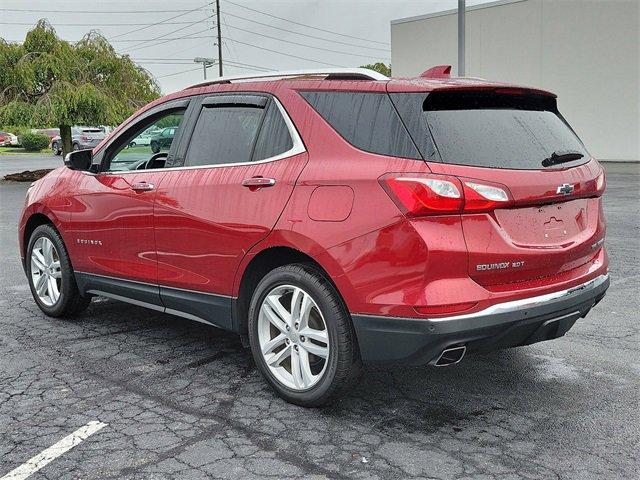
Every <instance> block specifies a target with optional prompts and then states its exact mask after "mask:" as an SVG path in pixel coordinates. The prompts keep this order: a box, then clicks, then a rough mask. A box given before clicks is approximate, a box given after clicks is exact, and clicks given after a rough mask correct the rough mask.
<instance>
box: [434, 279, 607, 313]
mask: <svg viewBox="0 0 640 480" xmlns="http://www.w3.org/2000/svg"><path fill="white" fill-rule="evenodd" d="M608 278H609V274H605V275H600V276H598V277H596V278H594V279H593V280H589V281H588V282H585V283H583V284H581V285H578V286H577V287H572V288H568V289H566V290H561V291H559V292H553V293H547V294H545V295H539V296H537V297H529V298H523V299H521V300H513V301H511V302H504V303H497V304H495V305H492V306H490V307H488V308H485V309H484V310H480V311H479V312H475V313H467V314H464V315H454V316H451V317H439V318H429V319H428V320H430V321H432V322H447V321H451V320H464V319H467V318H476V317H485V316H488V315H495V314H498V313H506V312H513V311H517V310H523V309H525V308H532V307H536V306H538V305H540V304H544V303H547V302H550V301H552V300H557V299H559V298H563V297H569V296H571V295H572V294H573V293H576V292H582V291H584V290H593V289H594V288H597V287H599V286H600V285H602V284H603V283H604V282H606V281H607V279H608Z"/></svg>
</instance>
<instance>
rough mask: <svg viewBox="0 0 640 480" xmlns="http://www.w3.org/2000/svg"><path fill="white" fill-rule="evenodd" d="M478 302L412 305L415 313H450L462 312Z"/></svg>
mask: <svg viewBox="0 0 640 480" xmlns="http://www.w3.org/2000/svg"><path fill="white" fill-rule="evenodd" d="M477 304H478V302H465V303H451V304H449V305H432V306H428V307H426V306H424V307H413V308H414V310H415V311H416V312H417V313H420V314H422V315H445V314H451V313H462V312H466V311H467V310H471V309H472V308H473V307H475V306H476V305H477Z"/></svg>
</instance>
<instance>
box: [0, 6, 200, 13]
mask: <svg viewBox="0 0 640 480" xmlns="http://www.w3.org/2000/svg"><path fill="white" fill-rule="evenodd" d="M200 8H201V7H200ZM0 11H2V12H31V13H93V14H96V13H180V12H188V11H190V10H186V9H182V10H58V9H53V10H52V9H49V10H39V9H35V8H0Z"/></svg>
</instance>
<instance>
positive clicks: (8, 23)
mask: <svg viewBox="0 0 640 480" xmlns="http://www.w3.org/2000/svg"><path fill="white" fill-rule="evenodd" d="M163 21H166V20H163ZM50 23H51V24H52V25H53V26H54V27H85V28H86V27H87V23H86V22H85V23H58V22H50ZM159 23H162V22H155V23H93V22H92V23H91V26H93V27H134V26H139V27H140V26H145V25H148V26H154V25H158V24H159ZM186 23H191V22H171V24H172V25H184V24H186ZM0 25H25V26H34V25H35V23H33V22H0ZM140 30H142V28H140V29H136V32H139V31H140Z"/></svg>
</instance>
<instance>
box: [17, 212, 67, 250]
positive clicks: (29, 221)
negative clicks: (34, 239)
mask: <svg viewBox="0 0 640 480" xmlns="http://www.w3.org/2000/svg"><path fill="white" fill-rule="evenodd" d="M40 225H51V226H52V227H53V228H55V229H56V231H57V232H58V233H60V236H61V237H62V233H61V232H60V222H59V221H58V219H57V218H56V216H55V215H53V214H52V213H51V212H50V211H49V210H48V209H47V208H46V207H45V206H44V205H37V204H34V205H32V206H31V208H30V209H29V210H28V211H26V212H25V215H24V216H23V222H22V223H21V227H20V234H19V239H18V240H19V243H20V257H21V258H22V261H23V263H24V259H25V256H26V252H27V246H28V245H29V239H30V238H31V235H32V234H33V231H34V230H35V229H36V228H38V227H39V226H40Z"/></svg>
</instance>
